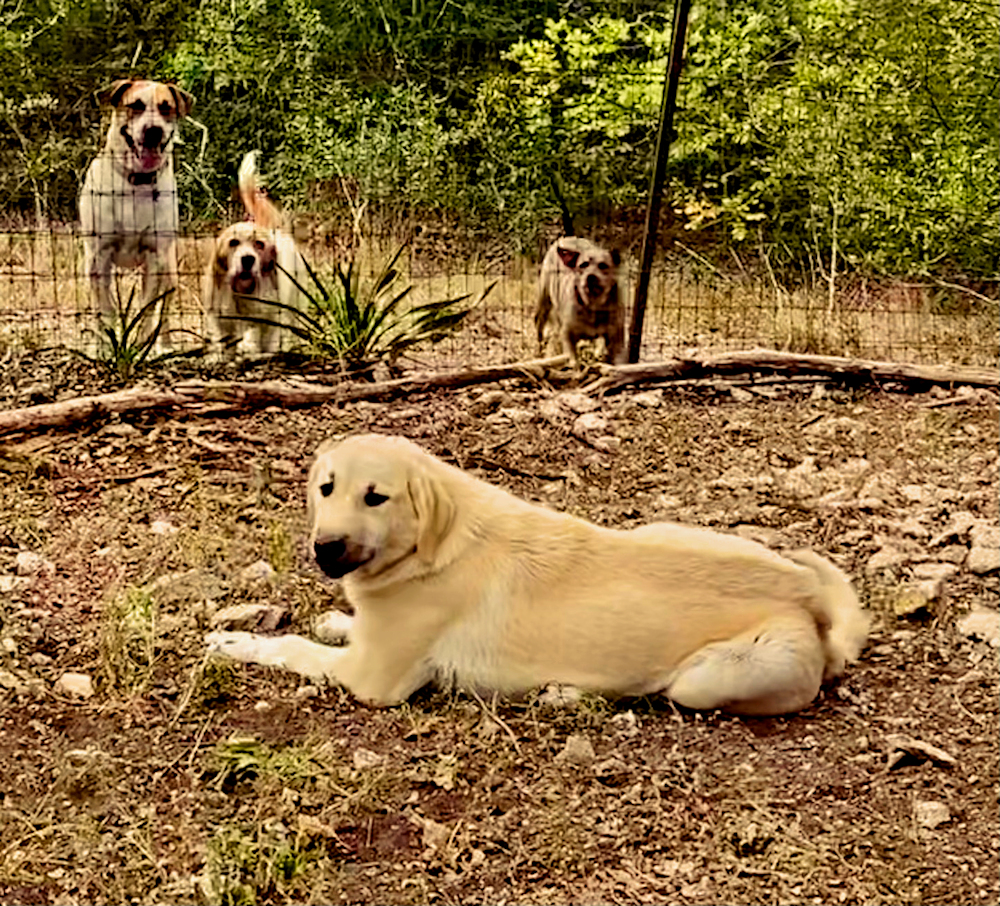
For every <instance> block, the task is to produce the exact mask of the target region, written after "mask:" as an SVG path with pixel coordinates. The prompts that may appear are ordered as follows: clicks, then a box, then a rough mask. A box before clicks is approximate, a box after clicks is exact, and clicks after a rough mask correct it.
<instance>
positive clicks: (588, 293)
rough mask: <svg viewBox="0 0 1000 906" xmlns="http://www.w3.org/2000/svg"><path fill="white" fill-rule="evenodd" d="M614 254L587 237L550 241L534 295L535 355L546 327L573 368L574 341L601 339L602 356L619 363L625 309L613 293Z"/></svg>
mask: <svg viewBox="0 0 1000 906" xmlns="http://www.w3.org/2000/svg"><path fill="white" fill-rule="evenodd" d="M619 264H621V256H620V255H619V254H618V251H617V250H614V251H608V250H607V249H604V248H601V247H600V246H599V245H595V244H594V243H593V242H591V241H590V240H589V239H581V238H580V237H578V236H566V237H564V238H562V239H559V240H557V241H556V242H554V243H553V244H552V245H551V247H550V248H549V250H548V251H547V252H546V253H545V257H544V258H543V259H542V268H541V272H540V273H539V276H538V289H537V294H536V307H535V327H536V328H537V330H538V349H539V353H543V352H544V348H545V328H546V326H551V328H552V333H553V335H554V336H555V337H557V338H558V340H559V342H560V344H561V346H562V351H563V352H564V353H565V354H566V355H568V356H569V357H570V362H571V363H572V364H573V366H574V367H577V366H578V365H579V360H578V359H577V353H576V347H577V344H578V343H579V342H580V340H584V339H591V340H593V339H597V338H598V337H603V338H604V349H605V358H606V360H607V361H608V362H610V363H612V364H616V365H621V364H624V362H625V356H626V349H625V306H624V305H623V304H622V301H621V298H620V293H619V289H618V266H619Z"/></svg>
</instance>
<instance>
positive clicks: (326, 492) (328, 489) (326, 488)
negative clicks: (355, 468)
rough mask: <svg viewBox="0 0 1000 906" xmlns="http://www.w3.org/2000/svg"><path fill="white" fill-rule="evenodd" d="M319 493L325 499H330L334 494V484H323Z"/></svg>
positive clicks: (329, 482) (330, 482)
mask: <svg viewBox="0 0 1000 906" xmlns="http://www.w3.org/2000/svg"><path fill="white" fill-rule="evenodd" d="M319 492H320V494H322V495H323V496H324V497H329V496H330V495H331V494H332V493H333V482H332V481H328V482H327V483H326V484H321V485H320V486H319Z"/></svg>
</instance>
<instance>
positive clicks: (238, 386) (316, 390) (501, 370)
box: [0, 349, 1000, 437]
mask: <svg viewBox="0 0 1000 906" xmlns="http://www.w3.org/2000/svg"><path fill="white" fill-rule="evenodd" d="M565 363H566V356H553V357H550V358H544V359H529V360H526V361H522V362H511V363H509V364H506V365H497V366H492V367H482V368H476V367H471V368H464V369H460V370H457V371H449V372H444V373H442V374H427V373H421V374H414V375H411V376H409V377H405V378H398V379H396V380H391V381H380V382H376V383H355V382H350V381H346V380H344V381H338V382H337V383H336V384H333V385H329V384H319V383H312V382H306V381H301V380H292V379H282V380H271V381H256V382H241V381H186V382H184V383H181V384H177V385H175V386H174V387H170V388H163V389H154V388H148V387H137V388H133V389H130V390H120V391H117V392H115V393H106V394H100V395H97V396H85V397H80V398H78V399H71V400H64V401H61V402H57V403H44V404H41V405H37V406H29V407H26V408H22V409H13V410H10V411H9V412H0V437H3V436H5V435H10V434H26V433H32V432H35V431H42V430H45V429H48V428H69V427H74V426H77V425H81V424H85V423H87V422H89V421H92V420H94V419H98V418H102V417H104V416H106V415H109V414H116V413H118V414H120V413H125V412H139V411H144V410H150V409H154V410H160V411H182V412H183V413H184V414H187V415H213V416H217V415H224V414H226V413H230V412H241V411H242V412H246V411H252V410H255V409H261V408H264V407H266V406H284V407H289V408H291V407H299V406H312V405H317V404H320V403H328V402H337V403H347V402H354V401H357V400H379V399H381V400H384V399H390V398H392V397H395V396H399V395H401V394H404V393H419V392H421V391H427V390H437V389H442V388H457V387H467V386H470V385H472V384H484V383H490V382H493V381H502V380H507V379H510V378H518V377H529V378H531V379H533V380H536V381H537V380H541V379H543V378H544V377H545V376H546V375H547V374H548V373H549V372H550V371H552V370H553V369H556V368H559V367H560V366H562V365H564V364H565ZM747 373H750V374H752V373H765V374H785V375H789V376H795V375H806V374H808V375H821V376H824V375H825V376H827V377H830V378H832V379H837V378H853V379H861V380H865V381H873V382H876V383H878V382H881V381H898V382H902V383H915V384H939V385H941V384H943V385H952V386H954V385H966V386H972V387H988V388H993V389H995V388H997V386H998V385H1000V375H998V372H997V371H996V370H995V369H989V368H975V367H969V366H959V365H954V366H939V365H911V364H906V363H901V362H877V361H870V360H865V359H852V358H845V357H841V356H818V355H798V354H795V353H787V352H775V351H772V350H768V349H753V350H748V351H742V352H730V353H724V354H721V355H708V356H702V357H692V358H687V359H670V360H668V361H665V362H653V363H640V364H637V365H621V366H616V367H605V368H603V369H602V375H601V377H599V378H597V380H595V381H593V382H591V383H590V384H588V385H586V386H585V387H584V388H583V390H584V391H585V392H587V393H599V394H603V393H611V392H614V391H616V390H619V389H621V388H623V387H626V386H631V385H635V384H645V383H659V382H664V381H671V380H692V379H697V378H704V377H710V376H713V375H723V376H731V375H734V374H747Z"/></svg>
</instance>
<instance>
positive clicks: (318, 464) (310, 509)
mask: <svg viewBox="0 0 1000 906" xmlns="http://www.w3.org/2000/svg"><path fill="white" fill-rule="evenodd" d="M339 442H340V441H339V440H338V439H335V438H330V439H329V440H324V441H323V443H321V444H320V445H319V446H318V447H317V448H316V453H315V454H314V456H313V461H312V465H311V466H310V467H309V477H308V478H307V479H306V524H307V525H308V526H309V534H310V536H311V535H312V531H313V522H314V521H315V519H316V504H315V503H313V499H314V497H315V496H316V495H315V494H314V493H313V490H314V489H315V487H316V483H317V482H318V481H319V480H320V478H321V477H322V475H323V454H324V453H329V452H330V450H332V449H333V448H334V447H335V446H337V444H338V443H339Z"/></svg>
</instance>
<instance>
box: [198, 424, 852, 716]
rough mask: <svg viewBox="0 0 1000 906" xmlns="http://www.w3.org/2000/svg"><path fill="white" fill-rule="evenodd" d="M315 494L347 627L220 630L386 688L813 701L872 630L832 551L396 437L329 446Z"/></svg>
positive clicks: (765, 703)
mask: <svg viewBox="0 0 1000 906" xmlns="http://www.w3.org/2000/svg"><path fill="white" fill-rule="evenodd" d="M308 508H309V519H310V524H311V526H312V529H311V537H312V544H313V550H314V552H315V556H316V560H317V563H318V564H319V566H320V567H321V568H322V569H323V571H324V572H325V573H327V575H329V576H331V577H333V578H341V577H343V582H344V590H345V592H346V594H347V597H348V600H349V601H350V602H351V603H352V604H353V606H354V610H355V617H354V619H353V621H352V622H351V624H350V627H349V630H348V636H349V644H348V645H347V646H346V647H345V648H333V647H329V646H326V645H320V644H318V643H316V642H312V641H309V640H308V639H304V638H301V637H299V636H283V637H265V636H256V635H253V634H251V633H245V632H214V633H211V634H210V635H209V636H208V639H207V641H208V645H209V648H210V650H212V651H216V652H220V653H222V654H227V655H229V656H230V657H234V658H237V659H239V660H243V661H248V662H254V663H261V664H270V665H274V666H280V667H285V668H287V669H289V670H293V671H295V672H297V673H301V674H303V675H305V676H309V677H312V678H314V679H326V680H330V681H332V682H337V683H340V684H342V685H344V686H346V687H347V688H348V689H349V690H350V691H351V692H353V693H354V694H355V695H356V696H357V697H358V698H361V699H364V700H365V701H369V702H373V703H376V704H380V705H389V704H393V703H395V702H401V701H403V700H404V699H406V698H407V697H408V696H409V695H410V694H411V693H413V692H414V691H415V690H417V689H419V688H420V687H421V686H423V685H424V684H425V683H427V682H429V681H430V680H432V679H434V678H436V677H437V678H445V679H449V680H454V681H456V682H457V683H458V684H459V685H461V686H464V687H466V688H475V689H493V690H499V691H500V692H509V693H512V692H518V691H524V690H529V689H532V688H535V687H538V686H542V685H545V684H546V683H564V684H568V685H573V686H579V687H582V688H585V689H592V690H597V691H600V692H604V693H611V694H621V695H646V694H649V693H654V692H662V693H664V694H666V695H668V696H669V697H670V698H671V699H673V700H674V701H676V702H677V703H678V704H680V705H684V706H686V707H689V708H704V709H714V708H723V709H726V710H728V711H732V712H736V713H740V714H782V713H786V712H789V711H795V710H797V709H799V708H802V707H804V706H805V705H807V704H809V702H810V701H812V699H813V698H814V697H815V696H816V694H817V692H818V690H819V688H820V683H821V682H822V681H823V679H824V678H830V677H834V676H836V675H838V674H839V673H841V672H842V671H843V669H844V665H845V663H846V662H847V661H850V660H853V659H855V658H856V657H857V656H858V654H859V652H860V650H861V647H862V645H863V643H864V639H865V636H866V633H867V628H868V619H867V617H866V615H865V614H864V612H863V611H862V610H861V608H860V606H859V604H858V599H857V597H856V595H855V594H854V592H853V591H852V589H851V586H850V584H849V582H848V580H847V577H846V576H845V575H844V574H843V573H842V572H841V571H840V570H839V569H837V567H835V566H834V565H833V564H832V563H830V562H828V561H827V560H824V559H823V558H821V557H819V556H817V555H816V554H813V553H808V552H803V553H800V554H796V555H795V556H794V558H792V559H789V558H785V557H782V556H779V555H778V554H776V553H773V552H772V551H770V550H768V549H767V548H765V547H762V546H761V545H759V544H756V543H754V542H752V541H747V540H744V539H742V538H737V537H734V536H731V535H722V534H718V533H716V532H712V531H708V530H706V529H699V528H688V527H686V526H682V525H673V524H669V523H659V524H653V525H647V526H645V527H643V528H637V529H632V530H629V531H616V530H613V529H606V528H601V527H599V526H596V525H592V524H591V523H589V522H585V521H584V520H582V519H577V518H575V517H573V516H568V515H565V514H563V513H558V512H554V511H552V510H549V509H546V508H544V507H540V506H535V505H533V504H529V503H525V502H524V501H522V500H519V499H517V498H516V497H513V496H512V495H510V494H508V493H507V492H506V491H503V490H501V489H500V488H496V487H493V486H492V485H489V484H486V483H485V482H482V481H480V480H478V479H476V478H473V477H472V476H470V475H467V474H465V473H463V472H461V471H460V470H458V469H456V468H454V467H452V466H450V465H447V464H446V463H444V462H442V461H441V460H439V459H436V458H434V457H433V456H431V455H429V454H428V453H426V452H424V451H423V450H421V449H420V448H419V447H418V446H417V445H416V444H414V443H412V442H410V441H409V440H405V439H403V438H399V437H384V436H379V435H365V436H358V437H351V438H348V439H347V440H344V441H342V442H340V443H337V444H335V445H333V446H323V447H320V450H319V452H318V454H317V456H316V460H315V462H314V463H313V466H312V470H311V472H310V474H309V483H308Z"/></svg>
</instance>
